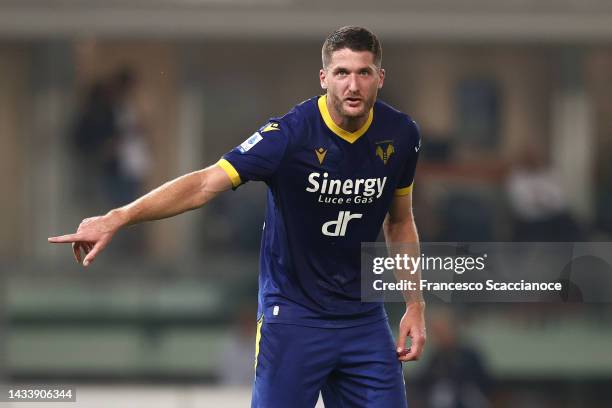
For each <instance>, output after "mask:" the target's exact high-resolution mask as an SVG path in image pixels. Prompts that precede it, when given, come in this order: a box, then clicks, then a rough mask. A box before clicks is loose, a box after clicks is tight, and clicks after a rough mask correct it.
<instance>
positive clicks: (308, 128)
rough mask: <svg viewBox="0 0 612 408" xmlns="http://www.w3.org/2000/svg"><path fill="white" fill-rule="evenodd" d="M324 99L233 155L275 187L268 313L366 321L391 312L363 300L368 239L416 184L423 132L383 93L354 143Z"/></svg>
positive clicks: (266, 277) (262, 296) (265, 278)
mask: <svg viewBox="0 0 612 408" xmlns="http://www.w3.org/2000/svg"><path fill="white" fill-rule="evenodd" d="M318 99H319V98H318V97H315V98H312V99H309V100H307V101H305V102H303V103H301V104H300V105H298V106H296V107H294V108H293V109H292V110H291V111H290V112H289V113H287V114H286V115H285V116H283V117H281V118H273V119H271V120H270V122H268V123H267V124H265V125H264V126H262V127H261V128H260V129H259V131H257V132H255V133H254V134H253V135H252V136H251V137H249V138H248V139H247V140H246V141H245V142H244V143H242V144H241V145H240V146H238V147H236V148H235V149H233V150H232V151H230V152H229V153H227V154H226V155H225V156H224V159H225V160H227V161H228V162H229V163H230V164H231V165H232V166H233V167H234V169H235V170H236V172H237V173H238V175H239V176H240V181H241V182H242V183H245V182H247V181H250V180H260V181H264V182H265V183H266V184H267V185H268V187H269V189H268V196H267V210H266V216H265V225H264V229H263V234H262V244H261V255H260V275H259V305H258V306H259V307H258V309H259V310H258V318H260V317H261V316H262V315H264V316H265V318H266V321H267V322H272V321H275V322H282V323H294V324H302V325H309V326H315V327H349V326H356V325H361V324H365V323H368V322H373V321H377V320H380V319H382V318H384V317H385V316H386V315H385V311H384V308H383V306H382V303H363V302H361V277H360V250H361V243H362V242H372V241H376V239H377V237H378V234H379V232H380V229H381V226H382V223H383V220H384V218H385V215H386V214H387V212H388V210H389V207H390V204H391V201H392V200H393V197H394V195H395V193H396V190H397V189H400V188H405V187H407V186H410V185H411V184H412V181H413V178H414V172H415V167H416V162H417V157H418V150H419V146H420V137H419V132H418V129H417V126H416V124H415V123H414V122H413V121H412V119H410V118H409V117H408V116H407V115H405V114H403V113H401V112H399V111H397V110H395V109H393V108H392V107H390V106H388V105H386V104H384V103H383V102H380V101H377V102H376V103H375V105H374V107H373V120H372V122H371V125H370V126H369V128H367V131H365V133H363V134H362V135H361V136H360V137H359V138H357V139H356V140H355V141H354V142H353V143H350V142H349V141H347V140H346V139H344V138H342V137H340V136H339V135H338V134H337V133H335V131H333V130H332V128H330V127H328V125H327V124H326V122H325V120H324V119H323V114H322V111H321V110H320V109H321V108H320V107H319V105H318V103H317V102H318ZM274 310H277V313H273V311H274Z"/></svg>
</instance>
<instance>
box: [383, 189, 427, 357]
mask: <svg viewBox="0 0 612 408" xmlns="http://www.w3.org/2000/svg"><path fill="white" fill-rule="evenodd" d="M383 231H384V234H385V240H386V242H387V247H388V248H389V252H390V254H389V255H390V256H394V255H395V254H394V253H392V252H394V251H395V250H396V249H394V245H396V244H409V245H407V246H406V247H407V248H408V249H407V250H406V251H407V252H409V253H408V255H409V256H411V257H415V256H419V254H420V249H419V236H418V233H417V229H416V225H415V223H414V218H413V215H412V192H410V193H409V194H406V195H403V196H396V197H395V198H394V199H393V202H392V203H391V208H390V209H389V214H387V216H386V218H385V222H384V224H383ZM398 274H402V275H401V276H400V275H398ZM396 277H397V278H401V279H406V280H411V281H414V282H415V283H416V287H417V288H418V283H419V281H420V279H421V271H420V270H417V271H416V272H415V273H413V274H410V273H409V272H407V271H402V272H397V271H396ZM403 294H404V299H405V301H406V312H405V313H404V316H403V317H402V320H401V321H400V327H399V333H398V337H397V353H398V357H399V359H400V360H401V361H410V360H418V359H419V357H420V356H421V354H422V352H423V347H424V345H425V316H424V314H425V302H424V301H423V296H422V294H421V291H420V290H412V291H405V292H404V293H403ZM406 337H410V339H411V346H410V349H408V350H405V347H406Z"/></svg>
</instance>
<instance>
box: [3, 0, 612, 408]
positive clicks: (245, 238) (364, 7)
mask: <svg viewBox="0 0 612 408" xmlns="http://www.w3.org/2000/svg"><path fill="white" fill-rule="evenodd" d="M347 24H354V25H363V26H366V27H368V28H370V29H372V30H373V31H374V32H375V33H376V34H377V35H378V36H379V38H380V39H381V40H382V43H383V50H384V53H383V55H384V56H383V66H384V67H385V68H386V70H387V79H386V83H385V87H384V88H383V90H382V93H381V95H380V97H381V99H383V100H385V101H387V102H389V103H391V104H392V105H395V106H396V107H397V108H399V109H401V110H403V111H405V112H407V113H408V114H410V115H411V116H412V117H413V118H414V119H415V120H416V121H417V123H419V125H420V128H421V131H422V138H423V148H422V154H421V159H420V162H419V166H418V169H417V176H416V185H415V190H414V200H415V201H414V211H415V216H416V220H417V226H418V228H419V232H420V234H421V239H422V241H609V240H610V237H611V235H612V160H611V158H612V155H611V151H612V150H611V149H612V97H611V95H612V3H611V2H610V1H608V0H538V1H526V0H504V1H499V0H435V1H431V0H429V1H425V0H403V1H399V0H386V1H379V2H376V3H374V2H366V1H363V0H350V1H349V0H341V1H335V2H333V3H330V2H323V1H319V0H314V1H313V0H311V1H303V0H146V1H145V0H124V1H114V0H113V1H100V0H19V1H17V0H0V170H1V171H0V183H1V185H2V199H1V200H0V217H1V226H2V228H1V229H0V268H1V272H2V273H1V275H0V306H1V307H0V322H1V324H0V380H3V381H6V382H9V383H16V382H19V383H43V384H73V385H76V386H77V390H78V393H77V399H78V403H77V404H76V406H82V407H110V406H112V407H153V408H157V407H160V408H161V407H164V408H165V407H168V408H179V407H181V408H182V407H195V406H207V407H208V406H210V407H216V406H223V407H233V406H236V407H242V406H248V405H249V401H250V384H251V381H252V377H253V371H252V366H253V354H254V333H255V312H256V307H257V306H256V294H257V265H258V263H257V258H258V248H259V239H260V230H261V224H262V221H263V211H264V205H265V204H264V197H265V186H264V185H262V184H257V183H251V184H248V185H245V186H243V187H241V188H240V189H239V190H238V191H237V192H229V193H226V194H224V195H222V196H220V197H219V198H218V199H217V200H216V201H214V202H212V203H211V204H210V205H207V206H206V207H205V208H203V209H200V210H197V211H194V212H192V213H189V214H184V215H182V216H180V217H177V218H175V219H171V220H165V221H159V222H156V223H151V224H147V225H142V226H136V227H132V228H130V229H129V230H127V231H125V232H124V233H123V234H122V235H120V236H118V237H117V238H116V239H115V241H113V243H112V244H111V245H110V247H109V248H107V250H106V252H105V253H104V254H103V255H102V256H101V257H100V258H99V259H98V260H97V261H96V263H94V264H93V265H92V266H91V267H90V268H88V269H87V270H83V269H82V268H81V267H79V266H78V265H77V264H76V263H75V262H74V261H73V259H72V255H71V250H70V247H69V246H52V245H49V244H47V241H46V238H47V237H48V236H51V235H57V234H61V233H69V232H72V231H73V230H74V229H75V228H76V227H77V225H78V224H79V223H80V221H81V220H82V219H83V218H86V217H89V216H93V215H96V214H102V213H105V212H106V211H108V210H109V209H111V208H113V207H116V206H119V205H122V204H125V203H127V202H129V201H131V200H133V199H134V198H136V197H138V196H139V195H141V194H142V193H144V192H146V191H148V190H149V189H151V188H153V187H155V186H157V185H159V184H161V183H162V182H164V181H167V180H169V179H172V178H174V177H177V176H179V175H181V174H183V173H186V172H189V171H193V170H197V169H200V168H202V167H205V166H207V165H209V164H212V163H214V162H215V161H217V160H218V158H219V157H220V156H221V155H222V154H223V153H225V152H226V151H228V150H229V149H231V148H232V147H234V146H235V145H237V144H239V143H241V142H242V141H243V140H244V139H246V138H247V137H248V136H249V135H251V134H252V133H253V132H254V131H255V130H256V129H257V128H259V127H260V126H261V125H263V124H265V122H266V120H267V119H268V118H269V117H271V116H277V115H282V114H283V113H285V112H286V111H288V110H289V109H290V108H291V107H292V106H293V105H295V104H297V103H299V102H300V101H302V100H305V99H307V98H309V97H311V96H314V95H317V94H319V93H320V92H321V89H320V87H319V83H318V70H319V68H320V48H321V44H322V42H323V40H324V39H325V37H326V35H327V34H329V33H330V32H331V31H333V30H334V29H335V28H337V27H339V26H342V25H347ZM388 311H389V314H390V315H391V320H392V327H394V328H395V326H396V323H397V322H398V321H399V316H400V315H401V312H402V310H401V305H397V304H395V305H389V308H388ZM611 312H612V308H611V307H610V306H609V305H608V304H604V303H601V304H596V303H591V304H583V303H567V304H453V305H446V306H445V305H442V304H435V303H433V304H430V305H429V309H428V312H427V315H428V320H429V323H428V324H429V339H428V346H427V351H426V354H425V356H424V359H423V360H422V361H420V362H418V363H411V364H405V370H406V385H407V389H408V400H409V402H410V404H411V407H434V408H446V407H589V408H591V407H609V406H612V389H611V388H610V384H611V381H612V351H611V349H610V346H611V345H612V314H611ZM3 405H5V406H12V405H11V404H9V403H4V404H3V403H1V402H0V406H3ZM26 405H27V404H20V405H19V406H21V407H22V406H26ZM61 405H62V404H55V405H53V406H55V407H60V406H61ZM15 406H17V405H16V404H15ZM37 406H40V405H37ZM66 406H75V404H66Z"/></svg>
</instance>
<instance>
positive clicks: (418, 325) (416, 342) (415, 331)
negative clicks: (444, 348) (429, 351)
mask: <svg viewBox="0 0 612 408" xmlns="http://www.w3.org/2000/svg"><path fill="white" fill-rule="evenodd" d="M407 337H410V348H409V349H406V338H407ZM425 338H426V335H425V303H424V302H416V303H411V304H409V305H407V306H406V313H404V316H403V317H402V320H401V321H400V325H399V333H398V335H397V343H396V348H397V349H396V351H397V358H398V359H399V360H400V361H402V362H404V361H414V360H418V359H419V357H421V354H422V353H423V348H424V347H425Z"/></svg>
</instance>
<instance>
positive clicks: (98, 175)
mask: <svg viewBox="0 0 612 408" xmlns="http://www.w3.org/2000/svg"><path fill="white" fill-rule="evenodd" d="M115 126H116V123H115V119H114V112H113V101H112V92H111V87H110V85H109V84H108V83H107V82H104V81H99V82H96V83H94V84H93V85H92V86H91V89H90V90H89V92H88V93H87V96H86V99H85V101H84V103H83V108H82V110H81V111H80V112H79V113H78V116H77V119H76V124H75V127H74V130H73V133H72V143H73V145H74V149H75V151H76V155H75V157H76V162H77V166H78V169H77V173H78V174H80V175H81V177H76V178H75V180H76V181H77V183H79V185H78V186H77V190H78V196H79V197H82V198H84V199H86V200H91V199H92V198H93V197H95V196H96V193H100V192H101V191H96V190H95V187H96V186H97V185H99V183H97V182H93V183H92V182H91V180H96V181H98V182H101V184H102V185H105V186H106V185H107V184H108V183H110V179H111V178H112V175H113V174H114V173H115V171H116V170H115V169H116V166H117V163H116V160H115V157H114V154H113V152H114V145H115V144H116V141H115V138H116V137H117V130H116V127H115Z"/></svg>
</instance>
